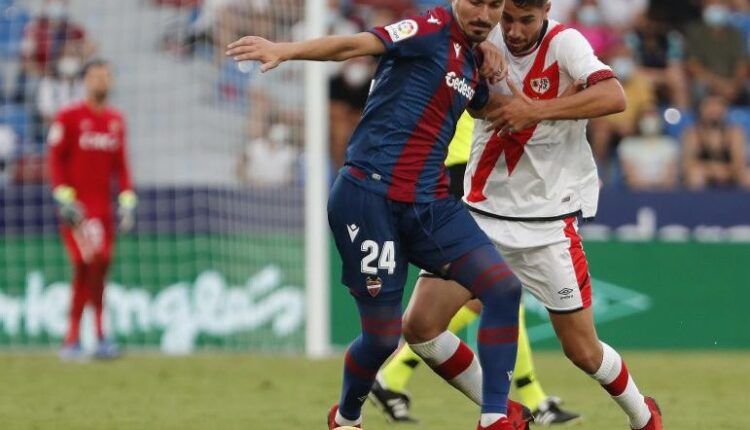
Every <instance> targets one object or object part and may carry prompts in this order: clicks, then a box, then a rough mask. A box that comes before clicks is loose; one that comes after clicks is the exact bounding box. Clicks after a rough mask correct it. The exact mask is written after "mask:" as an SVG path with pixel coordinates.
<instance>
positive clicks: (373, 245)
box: [361, 240, 396, 275]
mask: <svg viewBox="0 0 750 430" xmlns="http://www.w3.org/2000/svg"><path fill="white" fill-rule="evenodd" d="M361 249H362V252H364V253H365V256H364V257H362V265H361V267H362V273H364V274H366V275H377V274H378V269H380V270H387V271H388V274H389V275H393V272H395V271H396V247H395V245H394V244H393V241H392V240H388V241H386V242H385V243H383V246H382V247H381V246H380V245H378V243H377V242H375V241H374V240H365V241H363V242H362V248H361ZM376 260H377V264H378V265H377V267H375V266H374V264H375V261H376Z"/></svg>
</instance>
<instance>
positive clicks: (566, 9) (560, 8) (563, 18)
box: [549, 0, 578, 23]
mask: <svg viewBox="0 0 750 430" xmlns="http://www.w3.org/2000/svg"><path fill="white" fill-rule="evenodd" d="M577 6H578V0H554V1H553V2H552V6H551V8H550V11H549V18H550V19H553V20H555V21H557V22H562V23H567V22H569V21H570V18H571V17H572V16H573V10H574V9H575V8H576V7H577Z"/></svg>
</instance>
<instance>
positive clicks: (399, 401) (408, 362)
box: [370, 272, 482, 422]
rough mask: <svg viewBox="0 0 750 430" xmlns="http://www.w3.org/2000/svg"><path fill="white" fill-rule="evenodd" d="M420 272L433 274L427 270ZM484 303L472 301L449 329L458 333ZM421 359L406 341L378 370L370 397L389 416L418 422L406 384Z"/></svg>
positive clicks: (465, 306) (393, 418)
mask: <svg viewBox="0 0 750 430" xmlns="http://www.w3.org/2000/svg"><path fill="white" fill-rule="evenodd" d="M421 276H422V277H424V276H434V275H431V274H428V273H427V272H424V273H423V274H422V275H421ZM481 306H482V305H481V303H480V302H479V300H471V301H469V302H468V303H467V304H466V305H464V306H463V307H462V308H461V309H459V311H458V312H457V313H456V315H454V316H453V319H451V321H450V324H448V331H450V332H452V333H458V332H459V331H461V330H462V329H463V328H464V327H466V326H467V325H469V324H470V323H471V322H472V321H474V320H475V319H476V318H478V317H479V310H480V309H481ZM420 363H422V358H421V357H420V356H419V355H417V353H415V352H414V351H413V350H412V349H411V347H410V346H409V344H408V343H406V342H404V343H403V344H402V345H401V346H400V347H399V349H398V350H397V351H396V353H395V354H394V356H393V357H392V358H391V360H390V361H389V362H388V363H387V364H386V365H385V366H383V368H381V369H380V371H379V372H378V376H377V377H376V379H375V384H374V385H373V386H372V392H371V394H370V398H371V399H372V400H373V402H375V403H376V404H377V405H378V406H379V407H380V408H381V409H382V410H383V412H384V413H385V414H386V416H387V417H388V418H389V419H390V420H392V421H396V422H416V420H415V419H414V418H413V417H412V416H411V412H410V409H411V397H410V395H409V394H408V393H407V391H406V386H407V385H408V383H409V380H410V379H411V376H412V375H413V373H414V370H416V369H417V366H419V364H420ZM477 380H478V378H477ZM459 389H460V388H459Z"/></svg>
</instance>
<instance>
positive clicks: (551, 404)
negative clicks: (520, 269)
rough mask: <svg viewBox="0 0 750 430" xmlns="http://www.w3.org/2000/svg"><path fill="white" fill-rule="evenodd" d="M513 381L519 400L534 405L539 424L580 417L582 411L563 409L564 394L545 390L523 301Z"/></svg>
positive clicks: (532, 408)
mask: <svg viewBox="0 0 750 430" xmlns="http://www.w3.org/2000/svg"><path fill="white" fill-rule="evenodd" d="M513 381H514V383H515V385H516V393H518V397H519V400H520V401H521V403H523V404H524V406H526V407H528V408H529V409H531V411H532V414H533V415H534V423H535V424H537V425H543V426H544V425H553V424H565V423H570V422H572V421H575V420H577V419H579V418H580V415H579V414H577V413H574V412H570V411H567V410H565V409H563V408H562V407H561V406H562V400H561V399H560V398H558V397H552V396H548V395H547V394H545V392H544V389H543V388H542V384H541V383H540V382H539V380H538V378H537V374H536V371H535V370H534V360H533V358H532V354H531V343H530V342H529V335H528V332H527V330H526V310H525V309H524V307H523V305H522V306H521V309H520V311H519V315H518V355H517V357H516V368H515V370H514V372H513Z"/></svg>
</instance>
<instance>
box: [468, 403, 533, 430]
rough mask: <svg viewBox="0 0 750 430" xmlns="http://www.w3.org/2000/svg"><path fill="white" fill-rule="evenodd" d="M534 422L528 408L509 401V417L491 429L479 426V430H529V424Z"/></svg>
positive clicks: (494, 424) (490, 427) (497, 422)
mask: <svg viewBox="0 0 750 430" xmlns="http://www.w3.org/2000/svg"><path fill="white" fill-rule="evenodd" d="M533 421H534V417H533V416H532V415H531V411H530V410H529V408H527V407H526V406H524V405H522V404H520V403H518V402H514V401H513V400H508V417H507V418H501V419H499V420H497V421H495V423H493V424H492V425H491V426H489V427H482V424H481V423H479V424H477V430H528V428H529V423H530V422H533Z"/></svg>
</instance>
